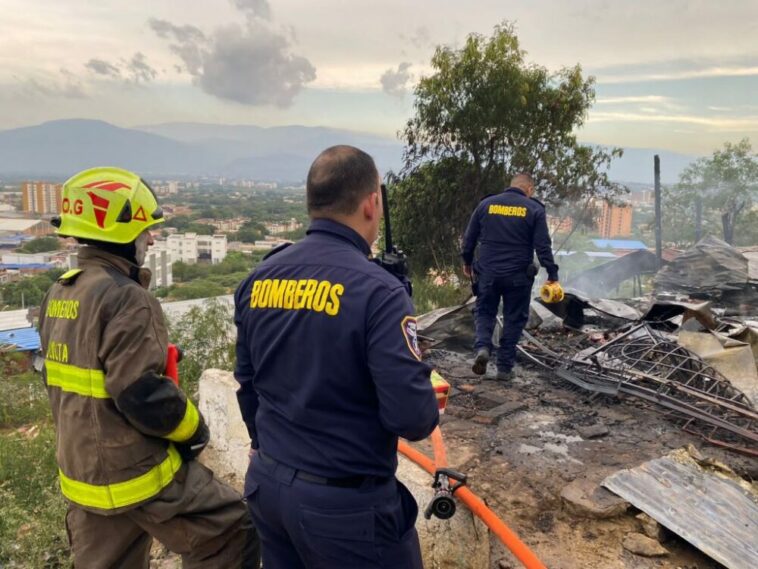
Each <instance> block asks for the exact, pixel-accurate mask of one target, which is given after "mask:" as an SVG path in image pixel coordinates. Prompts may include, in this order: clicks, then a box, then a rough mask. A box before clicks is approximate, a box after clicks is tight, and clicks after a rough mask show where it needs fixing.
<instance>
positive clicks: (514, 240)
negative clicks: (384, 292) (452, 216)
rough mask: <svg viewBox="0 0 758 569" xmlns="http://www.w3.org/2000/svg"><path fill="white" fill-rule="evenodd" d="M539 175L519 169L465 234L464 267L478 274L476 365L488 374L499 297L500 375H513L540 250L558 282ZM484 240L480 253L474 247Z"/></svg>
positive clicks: (474, 216) (487, 201)
mask: <svg viewBox="0 0 758 569" xmlns="http://www.w3.org/2000/svg"><path fill="white" fill-rule="evenodd" d="M533 193H534V181H533V180H532V177H531V176H530V175H528V174H518V175H517V176H515V177H514V178H513V179H512V180H511V185H510V187H509V188H508V189H506V190H505V191H503V192H501V193H499V194H495V195H493V196H488V197H486V198H485V199H483V200H482V201H481V202H480V203H479V205H478V206H477V208H476V210H474V213H473V214H472V216H471V220H470V221H469V224H468V228H467V229H466V233H465V236H464V240H463V251H462V255H461V256H462V257H463V272H464V274H465V275H466V276H468V277H472V278H475V279H476V282H477V287H478V290H477V297H476V309H475V323H476V342H475V344H474V349H475V350H476V358H475V359H474V365H473V368H472V369H473V371H474V373H476V374H478V375H484V374H485V373H486V371H487V362H488V361H489V359H490V354H491V351H492V333H493V331H494V328H495V318H496V316H497V309H498V306H499V305H500V300H501V299H502V301H503V333H502V335H501V337H500V349H499V350H498V351H497V376H496V377H497V379H500V380H509V379H511V378H512V377H513V366H514V364H515V362H516V344H517V343H518V341H519V338H520V337H521V332H522V331H523V330H524V326H525V325H526V322H527V320H528V319H529V303H530V301H531V294H532V285H533V284H534V277H535V276H536V274H537V267H536V266H535V264H534V261H533V259H534V253H535V251H536V253H537V258H538V259H539V261H540V264H541V265H542V266H543V267H545V269H546V270H547V276H548V282H556V283H557V282H558V265H556V264H555V260H554V259H553V249H552V243H551V241H550V233H549V232H548V228H547V219H546V217H545V208H544V206H543V205H542V203H540V202H539V201H537V200H536V199H534V198H532V194H533ZM477 243H479V258H478V259H477V260H476V262H474V250H475V249H476V245H477Z"/></svg>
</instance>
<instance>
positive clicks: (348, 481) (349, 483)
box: [256, 450, 390, 488]
mask: <svg viewBox="0 0 758 569" xmlns="http://www.w3.org/2000/svg"><path fill="white" fill-rule="evenodd" d="M256 454H257V455H258V456H259V457H260V459H261V460H262V461H263V462H264V463H265V464H267V465H269V466H277V465H280V464H282V463H281V462H279V461H278V460H276V459H273V458H271V457H270V456H268V455H267V454H263V453H262V452H261V451H260V450H258V451H256ZM285 466H286V465H285ZM295 478H298V479H300V480H302V481H303V482H310V483H312V484H321V485H322V486H336V487H338V488H360V487H361V486H363V485H364V484H365V483H367V482H372V483H374V484H377V485H379V484H383V483H384V482H387V481H388V480H389V479H390V477H388V476H364V475H356V476H345V477H342V478H326V477H324V476H318V475H316V474H311V473H310V472H305V471H304V470H297V469H295Z"/></svg>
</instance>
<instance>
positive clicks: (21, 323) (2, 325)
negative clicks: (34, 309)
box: [0, 310, 31, 331]
mask: <svg viewBox="0 0 758 569" xmlns="http://www.w3.org/2000/svg"><path fill="white" fill-rule="evenodd" d="M28 313H29V310H6V311H2V312H0V331H2V330H15V329H16V328H28V327H29V324H31V323H30V322H29V319H28V318H27V314H28Z"/></svg>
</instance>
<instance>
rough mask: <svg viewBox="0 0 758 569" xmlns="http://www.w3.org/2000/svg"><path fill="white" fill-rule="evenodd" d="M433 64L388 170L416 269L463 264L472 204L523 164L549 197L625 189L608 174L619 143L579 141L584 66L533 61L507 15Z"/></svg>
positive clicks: (588, 88) (560, 199) (586, 92)
mask: <svg viewBox="0 0 758 569" xmlns="http://www.w3.org/2000/svg"><path fill="white" fill-rule="evenodd" d="M431 66H432V69H433V73H432V74H431V75H429V76H427V77H424V78H422V79H421V81H420V82H419V84H418V85H417V87H416V89H415V103H414V106H415V115H414V116H413V117H412V118H411V119H410V120H409V121H408V123H407V125H406V127H405V130H404V132H403V137H404V139H405V143H406V146H405V152H404V166H403V169H402V170H401V172H400V174H399V176H391V177H390V182H391V183H392V186H393V187H392V190H391V193H392V195H391V198H392V204H393V206H394V210H393V213H394V214H396V215H395V217H396V220H397V224H396V225H397V228H398V237H399V241H400V243H401V244H402V245H403V246H404V247H405V248H406V249H408V252H409V253H411V254H412V255H413V263H414V266H415V268H416V269H417V270H418V269H423V268H426V267H429V266H438V267H442V266H450V265H451V264H452V265H457V264H458V247H459V240H460V237H461V235H462V233H463V230H464V229H465V226H466V223H467V221H468V218H469V216H470V215H471V212H472V210H473V209H474V208H475V207H476V205H477V203H478V202H479V200H481V198H483V197H484V196H486V195H488V194H491V193H494V192H497V191H500V190H502V189H503V188H504V187H505V186H506V185H507V182H508V181H509V179H510V177H511V176H513V175H514V174H516V173H518V172H524V171H525V172H530V173H532V175H533V176H534V177H535V180H536V183H537V189H538V195H539V196H540V197H541V199H543V200H544V201H546V202H547V203H548V204H549V205H556V204H561V203H564V202H567V201H572V202H575V203H578V202H580V201H583V200H584V201H587V200H589V199H591V198H594V197H607V198H613V197H614V196H617V195H618V194H619V193H621V192H622V191H624V189H623V188H622V187H621V186H619V185H617V184H614V183H612V182H610V181H609V180H608V176H607V169H608V166H609V164H610V162H611V161H612V160H613V158H615V157H618V156H620V155H621V150H620V149H613V150H610V151H606V150H603V149H601V148H594V147H589V146H582V145H580V144H578V143H577V141H576V137H575V135H574V130H575V129H576V128H578V127H580V126H581V125H582V124H583V122H584V119H585V117H586V114H587V111H588V110H589V108H590V106H591V104H592V102H593V100H594V96H595V92H594V87H593V84H594V79H593V78H591V77H590V78H587V79H585V78H584V77H583V76H582V70H581V68H580V67H579V66H578V65H577V66H575V67H572V68H568V69H563V70H561V71H559V72H557V73H551V72H549V71H548V70H547V69H545V68H544V67H540V66H538V65H535V64H531V63H528V62H526V60H525V53H524V51H523V50H521V49H520V47H519V43H518V38H517V37H516V34H515V32H514V28H513V26H512V25H510V24H507V23H506V24H502V25H500V26H497V27H496V28H495V30H494V33H493V34H492V36H491V37H483V36H481V35H478V34H472V35H470V36H469V37H468V38H467V40H466V43H465V45H464V46H463V47H462V48H461V49H457V50H456V49H453V48H449V47H438V48H437V50H436V52H435V54H434V56H433V57H432V61H431Z"/></svg>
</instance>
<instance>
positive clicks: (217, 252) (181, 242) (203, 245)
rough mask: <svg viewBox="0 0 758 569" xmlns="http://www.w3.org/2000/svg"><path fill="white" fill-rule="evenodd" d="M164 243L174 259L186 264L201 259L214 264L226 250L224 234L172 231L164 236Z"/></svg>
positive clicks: (223, 256) (221, 257)
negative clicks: (171, 233) (172, 232)
mask: <svg viewBox="0 0 758 569" xmlns="http://www.w3.org/2000/svg"><path fill="white" fill-rule="evenodd" d="M165 243H166V246H167V250H168V251H169V253H171V258H172V259H173V260H174V261H182V262H184V263H188V264H192V263H197V262H198V261H201V260H202V261H210V262H211V263H213V264H214V265H215V264H218V263H220V262H221V261H223V260H224V258H225V257H226V252H227V243H226V235H198V234H197V233H174V234H173V235H169V236H168V237H167V238H166V241H165ZM156 244H157V243H156Z"/></svg>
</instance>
